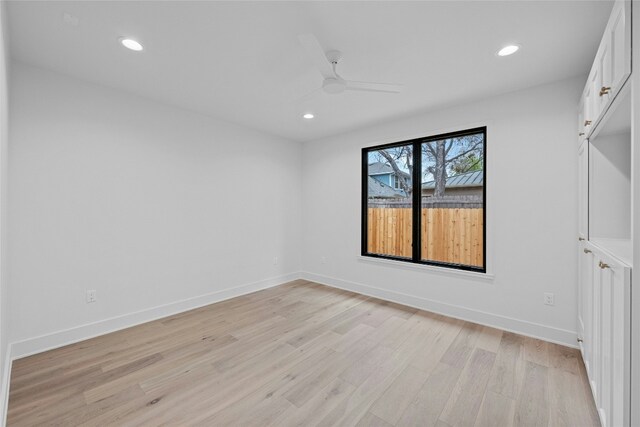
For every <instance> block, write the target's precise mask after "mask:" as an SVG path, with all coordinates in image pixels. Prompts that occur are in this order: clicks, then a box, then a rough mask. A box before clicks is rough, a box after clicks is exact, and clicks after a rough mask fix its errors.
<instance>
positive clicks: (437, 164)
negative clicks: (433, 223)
mask: <svg viewBox="0 0 640 427" xmlns="http://www.w3.org/2000/svg"><path fill="white" fill-rule="evenodd" d="M483 143H484V135H483V134H474V135H465V136H458V137H454V138H447V139H441V140H436V141H429V142H425V143H423V144H422V163H423V164H424V165H425V167H424V171H426V172H427V173H430V174H431V175H433V180H434V184H435V185H434V191H433V196H434V197H442V196H444V193H445V188H446V185H447V178H448V175H447V169H449V171H450V172H453V173H463V172H459V171H461V170H464V172H468V171H469V170H477V169H471V168H472V167H478V166H480V165H482V164H483V163H484V159H483V154H484V153H483ZM474 158H475V159H477V161H473V159H474ZM465 159H466V160H465ZM468 159H471V162H470V163H469V160H468ZM465 167H468V169H466V170H465Z"/></svg>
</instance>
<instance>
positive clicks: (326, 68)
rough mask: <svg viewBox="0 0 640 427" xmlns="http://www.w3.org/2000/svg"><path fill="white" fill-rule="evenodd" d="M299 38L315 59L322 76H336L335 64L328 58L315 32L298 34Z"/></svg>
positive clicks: (311, 57) (331, 77) (310, 56)
mask: <svg viewBox="0 0 640 427" xmlns="http://www.w3.org/2000/svg"><path fill="white" fill-rule="evenodd" d="M298 40H300V44H301V45H302V47H304V49H305V50H306V51H307V56H309V58H310V59H311V60H312V61H313V63H314V64H315V66H316V67H317V68H318V71H320V74H322V77H324V78H325V79H333V78H335V77H336V73H335V72H334V71H333V66H332V65H331V62H329V60H328V59H327V55H326V53H325V52H324V50H323V49H322V46H320V42H319V41H318V39H317V38H316V36H314V35H313V34H300V35H298Z"/></svg>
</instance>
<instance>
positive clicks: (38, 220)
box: [9, 64, 301, 355]
mask: <svg viewBox="0 0 640 427" xmlns="http://www.w3.org/2000/svg"><path fill="white" fill-rule="evenodd" d="M12 76H14V77H15V78H13V79H12V98H11V104H10V114H11V124H12V127H11V133H10V136H11V144H10V157H11V168H10V192H9V194H10V196H9V197H10V200H9V211H10V224H11V228H10V236H9V239H10V240H9V244H10V246H11V253H10V262H11V265H12V269H11V272H10V273H11V277H10V279H11V280H10V283H11V293H10V298H11V308H10V322H11V325H12V328H11V331H10V340H11V341H12V342H17V341H22V340H29V339H32V338H34V337H38V336H41V335H44V337H41V338H37V339H35V340H30V341H27V342H26V343H22V344H18V345H17V347H18V348H17V349H16V346H15V345H14V352H17V353H18V355H20V354H24V353H30V352H33V351H41V350H43V349H44V348H47V347H50V346H55V345H60V344H61V343H63V342H65V341H69V340H74V339H78V338H83V337H84V336H86V335H92V334H96V333H102V332H105V330H109V329H113V328H117V327H122V326H126V325H128V324H130V323H131V322H134V321H135V322H138V321H144V320H148V319H149V318H150V317H153V316H160V315H163V314H166V313H167V312H168V311H172V310H173V311H177V310H184V309H186V308H189V307H191V306H193V305H196V304H206V303H209V302H212V301H214V300H217V299H220V298H223V297H229V296H233V295H236V294H238V293H244V292H247V291H249V290H253V289H257V288H259V287H264V286H270V285H273V284H276V283H280V282H281V281H285V280H288V279H289V278H291V277H295V275H293V276H291V273H296V272H298V271H299V267H300V256H299V248H300V241H299V235H300V222H301V218H300V206H301V202H300V198H301V165H300V163H301V161H300V159H301V147H300V145H299V144H298V143H295V142H290V141H286V140H283V139H280V138H276V137H272V136H267V135H265V134H262V133H259V132H255V131H251V130H247V129H244V128H241V127H238V126H235V125H232V124H229V123H224V122H220V121H217V120H214V119H212V118H209V117H206V116H203V115H199V114H196V113H191V112H187V111H184V110H179V109H176V108H173V107H169V106H165V105H161V104H158V103H155V102H151V101H148V100H145V99H142V98H138V97H135V96H132V95H128V94H125V93H123V92H119V91H115V90H112V89H109V88H105V87H101V86H97V85H94V84H90V83H85V82H82V81H79V80H76V79H72V78H69V77H65V76H62V75H58V74H55V73H52V72H48V71H45V70H41V69H38V68H33V67H30V66H26V65H22V64H15V65H14V66H13V67H12ZM248 108H250V106H248ZM274 257H278V263H277V265H274V262H273V260H274ZM247 284H249V286H245V287H242V288H240V289H235V290H233V289H232V290H231V291H225V290H229V289H230V288H235V287H238V286H243V285H247ZM87 289H96V290H97V295H98V301H97V302H96V303H93V304H86V303H85V290H87ZM220 291H222V292H220ZM216 292H220V293H216ZM211 293H214V294H213V295H209V296H206V297H202V298H196V299H195V300H190V301H186V302H184V301H183V302H180V301H181V300H185V299H189V298H194V297H199V296H203V295H208V294H211ZM176 302H178V303H176ZM164 304H171V305H170V306H169V308H166V307H165V308H163V309H158V310H155V311H153V310H152V311H151V312H144V313H142V314H140V313H138V314H135V313H137V312H139V311H141V310H148V309H151V308H154V307H158V306H162V305H164ZM132 313H134V314H132ZM123 315H127V316H125V317H124V318H117V317H118V316H123ZM114 317H116V319H113V318H114ZM105 320H106V321H105ZM93 322H98V323H97V324H94V323H93ZM82 325H85V326H84V327H83V328H82V327H81V328H80V329H79V330H78V329H73V328H77V327H79V326H82ZM68 328H72V329H71V330H70V331H65V330H66V329H68ZM52 333H57V334H54V335H53V336H47V335H48V334H52Z"/></svg>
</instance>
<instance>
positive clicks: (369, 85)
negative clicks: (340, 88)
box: [345, 80, 402, 93]
mask: <svg viewBox="0 0 640 427" xmlns="http://www.w3.org/2000/svg"><path fill="white" fill-rule="evenodd" d="M346 84H347V87H346V88H345V89H346V90H360V91H364V92H384V93H400V92H401V91H402V85H397V84H392V83H373V82H354V81H351V80H347V81H346Z"/></svg>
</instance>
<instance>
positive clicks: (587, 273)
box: [578, 242, 594, 376]
mask: <svg viewBox="0 0 640 427" xmlns="http://www.w3.org/2000/svg"><path fill="white" fill-rule="evenodd" d="M593 260H594V256H593V251H592V250H591V249H590V248H589V247H588V244H587V243H586V242H582V243H581V244H580V245H578V338H579V339H580V340H581V342H580V350H581V351H582V359H583V360H584V365H585V368H586V369H587V374H588V375H589V376H591V367H592V364H591V352H592V347H593V324H592V318H593V262H594V261H593Z"/></svg>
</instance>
